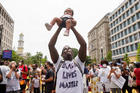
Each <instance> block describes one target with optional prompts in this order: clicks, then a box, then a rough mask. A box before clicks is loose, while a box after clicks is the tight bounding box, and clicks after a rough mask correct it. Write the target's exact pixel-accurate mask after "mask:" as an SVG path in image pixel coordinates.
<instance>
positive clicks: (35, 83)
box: [0, 61, 55, 93]
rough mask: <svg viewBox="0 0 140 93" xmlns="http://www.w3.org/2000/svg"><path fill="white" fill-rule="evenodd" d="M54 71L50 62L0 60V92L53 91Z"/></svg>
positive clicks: (52, 92)
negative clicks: (29, 63)
mask: <svg viewBox="0 0 140 93" xmlns="http://www.w3.org/2000/svg"><path fill="white" fill-rule="evenodd" d="M54 79H55V72H54V67H53V64H52V63H51V62H48V61H47V62H46V63H45V64H44V65H41V66H38V65H37V64H32V65H26V64H24V61H20V62H17V63H16V62H15V61H12V62H8V61H5V62H0V93H27V91H28V92H29V93H54V92H55V90H54V89H55V87H54Z"/></svg>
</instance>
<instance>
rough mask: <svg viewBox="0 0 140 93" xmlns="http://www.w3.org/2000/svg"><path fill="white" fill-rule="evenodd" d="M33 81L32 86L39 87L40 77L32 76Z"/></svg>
mask: <svg viewBox="0 0 140 93" xmlns="http://www.w3.org/2000/svg"><path fill="white" fill-rule="evenodd" d="M33 82H34V88H39V87H40V84H39V83H40V79H39V78H37V79H36V78H33Z"/></svg>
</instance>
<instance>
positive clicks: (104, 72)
mask: <svg viewBox="0 0 140 93" xmlns="http://www.w3.org/2000/svg"><path fill="white" fill-rule="evenodd" d="M109 73H110V69H109V68H108V67H107V68H101V69H100V70H99V74H98V77H100V82H102V83H107V82H108V83H109V79H108V75H109Z"/></svg>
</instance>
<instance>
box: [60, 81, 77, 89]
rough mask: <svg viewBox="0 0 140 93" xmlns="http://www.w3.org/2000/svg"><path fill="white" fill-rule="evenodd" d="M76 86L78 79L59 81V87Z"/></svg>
mask: <svg viewBox="0 0 140 93" xmlns="http://www.w3.org/2000/svg"><path fill="white" fill-rule="evenodd" d="M73 87H78V81H71V82H60V84H59V88H73Z"/></svg>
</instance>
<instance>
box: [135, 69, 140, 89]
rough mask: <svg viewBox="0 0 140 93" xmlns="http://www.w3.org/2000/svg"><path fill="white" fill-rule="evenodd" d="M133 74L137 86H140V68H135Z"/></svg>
mask: <svg viewBox="0 0 140 93" xmlns="http://www.w3.org/2000/svg"><path fill="white" fill-rule="evenodd" d="M134 73H135V76H136V83H137V86H140V68H135V69H134Z"/></svg>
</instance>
